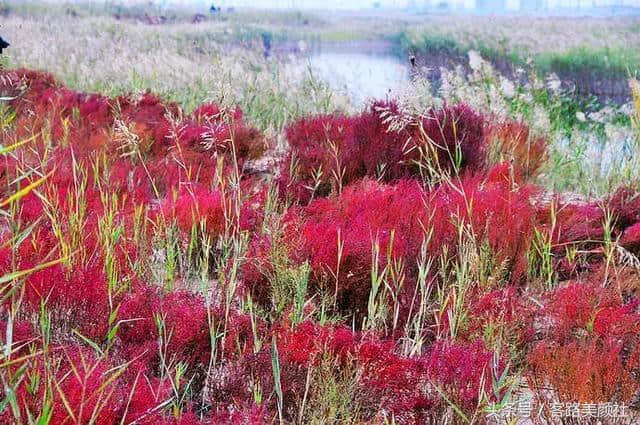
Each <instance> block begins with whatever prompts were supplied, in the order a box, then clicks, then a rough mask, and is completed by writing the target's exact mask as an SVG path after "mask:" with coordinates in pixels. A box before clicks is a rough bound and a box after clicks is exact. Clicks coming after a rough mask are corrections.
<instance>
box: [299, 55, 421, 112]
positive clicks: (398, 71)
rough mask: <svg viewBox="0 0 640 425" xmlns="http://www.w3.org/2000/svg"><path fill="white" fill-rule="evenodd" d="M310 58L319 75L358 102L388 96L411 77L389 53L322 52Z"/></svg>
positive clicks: (311, 64)
mask: <svg viewBox="0 0 640 425" xmlns="http://www.w3.org/2000/svg"><path fill="white" fill-rule="evenodd" d="M308 61H309V64H310V66H311V69H312V71H313V72H314V73H315V75H316V76H317V77H319V78H320V79H322V80H324V81H326V82H327V83H328V84H329V85H330V86H331V87H332V88H333V89H334V90H337V91H341V92H343V93H344V94H346V95H347V96H348V97H349V98H350V99H351V101H352V102H353V103H354V104H355V105H358V106H362V105H363V104H365V102H366V101H367V100H370V99H371V98H376V99H384V98H386V96H387V95H388V94H389V92H390V91H391V92H395V91H397V90H398V89H400V88H401V87H402V86H403V85H405V84H406V83H407V81H408V79H409V71H408V69H407V67H406V66H405V65H404V64H403V63H401V62H400V60H399V59H398V58H397V57H395V56H393V55H390V54H365V53H342V52H340V53H336V52H319V53H313V54H311V55H310V56H309V58H308Z"/></svg>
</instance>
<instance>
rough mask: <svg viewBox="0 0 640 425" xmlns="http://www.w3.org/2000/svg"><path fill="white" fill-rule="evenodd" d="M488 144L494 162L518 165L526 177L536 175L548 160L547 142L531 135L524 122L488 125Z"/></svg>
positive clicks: (542, 138)
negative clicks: (507, 162) (508, 162)
mask: <svg viewBox="0 0 640 425" xmlns="http://www.w3.org/2000/svg"><path fill="white" fill-rule="evenodd" d="M486 137H487V144H488V145H489V147H488V150H489V155H490V156H493V158H490V159H491V160H493V161H497V162H504V161H510V162H513V163H514V164H516V165H517V166H518V167H519V168H520V169H521V170H522V172H523V174H524V175H525V177H530V176H534V175H536V173H537V172H538V171H539V170H540V167H542V165H543V164H544V163H545V161H546V160H547V140H546V139H545V138H544V137H536V136H533V135H531V132H530V129H529V126H528V125H527V124H525V123H524V122H518V121H505V122H495V123H491V124H489V125H488V128H487V136H486Z"/></svg>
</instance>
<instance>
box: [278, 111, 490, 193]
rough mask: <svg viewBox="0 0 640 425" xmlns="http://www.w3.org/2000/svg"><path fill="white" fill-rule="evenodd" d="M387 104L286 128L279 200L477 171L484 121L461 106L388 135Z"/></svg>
mask: <svg viewBox="0 0 640 425" xmlns="http://www.w3.org/2000/svg"><path fill="white" fill-rule="evenodd" d="M399 114H400V112H399V111H398V106H397V105H396V104H395V103H392V102H390V103H386V102H379V101H378V102H374V103H372V105H371V106H370V108H369V109H368V110H366V111H364V112H362V113H361V114H360V115H357V116H354V117H346V116H344V115H325V116H319V117H314V118H304V119H301V120H299V121H297V122H295V123H294V124H292V125H291V126H290V127H288V128H287V132H286V134H287V140H288V142H289V145H290V146H291V151H290V153H289V154H288V156H287V157H286V158H285V160H284V161H283V163H282V165H281V168H280V177H279V184H280V191H281V194H282V195H285V194H288V193H289V192H292V193H293V194H294V196H295V197H296V199H297V200H299V201H300V202H302V203H303V204H304V203H307V202H308V201H309V200H310V199H311V198H313V197H314V196H326V195H328V194H329V193H332V192H334V193H335V192H339V191H340V190H341V188H343V187H345V186H346V185H348V184H350V183H352V182H353V181H355V180H357V179H361V178H363V177H370V178H378V179H382V180H383V181H387V182H394V181H396V180H398V179H402V178H408V177H421V176H422V177H424V176H425V175H430V174H432V173H433V172H434V170H435V172H437V173H448V174H451V173H455V172H458V171H462V170H463V169H464V170H467V171H469V172H471V173H473V172H478V171H482V170H483V168H484V165H485V146H484V119H483V118H482V116H481V115H479V114H477V113H475V112H474V111H473V110H471V108H469V107H468V106H466V105H456V106H446V107H444V108H442V109H432V110H430V111H428V112H427V113H426V114H425V116H423V117H420V118H412V120H413V121H411V124H410V125H405V126H404V127H402V128H399V129H397V128H392V127H391V126H390V124H389V122H391V121H393V119H394V118H396V119H401V118H398V117H399Z"/></svg>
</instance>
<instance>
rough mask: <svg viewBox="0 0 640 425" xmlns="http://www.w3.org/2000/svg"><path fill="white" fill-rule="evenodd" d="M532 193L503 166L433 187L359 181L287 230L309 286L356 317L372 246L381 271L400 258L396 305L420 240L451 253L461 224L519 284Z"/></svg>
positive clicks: (405, 292) (303, 213)
mask: <svg viewBox="0 0 640 425" xmlns="http://www.w3.org/2000/svg"><path fill="white" fill-rule="evenodd" d="M532 193H533V192H532V190H531V189H530V188H528V187H526V186H518V185H517V183H515V181H514V180H513V176H512V173H511V172H510V170H509V168H508V166H506V165H503V166H499V167H497V168H495V169H493V170H492V171H491V172H490V173H489V174H488V176H487V177H486V178H483V177H480V176H475V177H469V178H466V179H463V180H461V181H459V182H457V183H454V184H453V185H443V186H440V187H439V188H437V189H435V190H433V191H432V192H427V191H424V190H423V189H422V188H421V187H420V186H419V184H418V183H417V182H415V181H400V182H398V183H397V184H396V185H394V186H388V185H384V184H380V183H377V182H373V181H368V180H365V181H362V182H360V183H358V184H354V185H351V186H349V187H347V188H346V189H345V190H344V191H343V192H342V194H341V195H340V196H337V197H330V198H326V199H318V200H315V201H314V202H312V203H311V204H309V205H308V206H307V207H305V208H303V209H300V210H299V211H298V213H297V214H293V221H294V222H296V223H298V224H295V225H294V227H295V228H300V236H301V244H302V246H301V247H300V249H299V251H298V253H299V254H301V256H302V259H307V260H308V261H309V262H310V265H311V267H312V271H313V277H314V283H315V284H316V286H317V287H318V288H325V289H331V288H335V290H336V291H337V301H338V305H339V307H340V309H341V311H343V312H351V313H356V314H358V312H360V313H362V312H364V309H365V308H366V305H367V300H368V295H369V291H370V285H371V268H372V256H373V252H374V251H373V246H374V244H376V243H377V244H378V246H379V256H378V261H379V265H380V270H382V269H383V268H384V267H385V265H387V264H390V263H389V260H392V262H395V263H397V262H398V261H400V260H402V261H403V262H404V266H405V267H404V270H405V272H406V273H407V275H406V277H407V280H406V281H405V283H404V286H403V287H402V288H396V290H398V291H399V295H398V299H399V300H400V302H401V303H403V304H404V303H407V302H409V301H410V296H411V294H412V293H413V292H412V291H413V284H412V281H413V279H414V277H415V271H416V267H417V261H418V258H419V255H420V249H421V246H422V244H423V242H425V241H426V243H427V249H428V253H429V254H430V255H431V256H433V257H436V258H437V257H438V256H440V255H442V254H444V253H446V254H447V255H448V256H449V258H453V257H454V256H455V255H456V253H457V250H458V244H459V243H460V242H461V241H460V233H459V229H460V227H462V228H465V229H466V230H467V231H468V235H469V236H468V237H469V238H470V239H471V240H472V241H474V242H475V243H476V244H477V246H478V247H480V246H481V245H483V244H485V243H486V244H488V246H489V248H490V250H491V252H492V253H493V255H494V256H495V259H496V262H497V266H500V267H502V269H503V270H504V271H505V272H504V276H501V278H504V279H506V280H507V281H513V282H519V281H520V280H521V279H522V278H524V277H525V274H526V271H527V251H528V249H529V241H530V238H531V236H532V232H533V226H534V225H535V210H534V208H533V206H532V204H531V196H532ZM300 223H301V224H300ZM338 259H340V263H338ZM336 281H337V283H336ZM336 286H337V287H336Z"/></svg>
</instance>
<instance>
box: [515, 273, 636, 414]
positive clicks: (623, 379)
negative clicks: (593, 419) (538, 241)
mask: <svg viewBox="0 0 640 425" xmlns="http://www.w3.org/2000/svg"><path fill="white" fill-rule="evenodd" d="M638 305H639V302H638V300H632V301H631V302H627V303H624V302H623V301H622V300H621V299H620V296H619V295H618V294H617V293H616V292H615V291H613V290H611V289H607V288H603V287H602V286H601V285H600V286H598V285H588V284H578V283H574V284H571V285H568V286H566V287H563V288H559V289H556V290H555V291H553V292H552V293H550V294H549V295H548V300H547V303H546V307H545V308H544V309H542V310H541V311H540V312H539V313H538V314H539V318H538V323H539V327H540V328H541V329H540V330H539V332H542V335H541V336H542V337H543V339H542V340H541V341H540V342H538V343H537V344H536V345H535V346H534V348H533V349H532V350H531V352H530V353H529V357H528V359H529V366H530V369H531V374H532V379H533V381H534V382H535V383H536V385H537V386H541V385H545V384H546V383H547V382H549V383H550V384H551V385H552V386H553V388H554V389H555V390H556V391H557V394H558V396H559V397H560V399H561V400H563V401H580V402H604V401H610V400H614V399H615V400H621V401H623V402H625V403H627V404H628V403H629V401H630V400H631V397H632V396H634V395H635V394H636V393H637V391H638V390H640V386H639V385H638V383H637V380H636V379H635V373H636V371H637V370H638V369H639V368H640V363H639V361H640V344H639V343H640V340H639V339H638V335H639V334H640V327H639V326H640V325H639V323H640V313H639V312H638Z"/></svg>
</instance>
